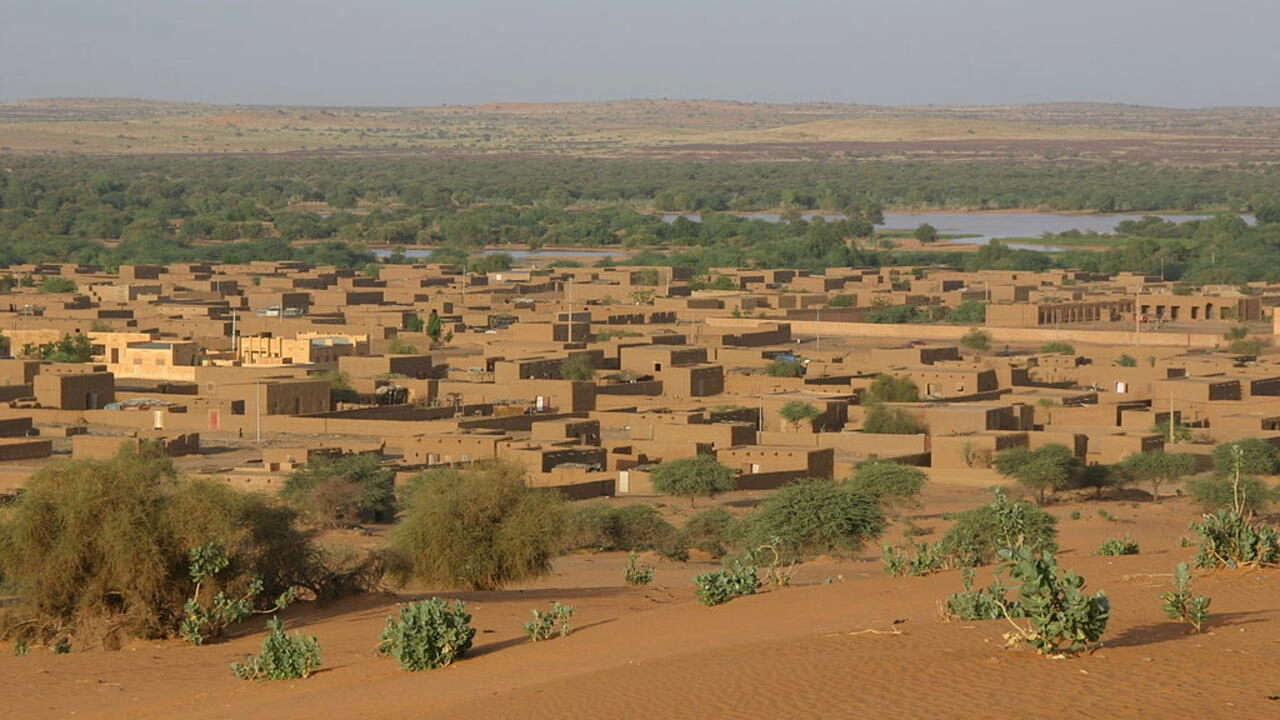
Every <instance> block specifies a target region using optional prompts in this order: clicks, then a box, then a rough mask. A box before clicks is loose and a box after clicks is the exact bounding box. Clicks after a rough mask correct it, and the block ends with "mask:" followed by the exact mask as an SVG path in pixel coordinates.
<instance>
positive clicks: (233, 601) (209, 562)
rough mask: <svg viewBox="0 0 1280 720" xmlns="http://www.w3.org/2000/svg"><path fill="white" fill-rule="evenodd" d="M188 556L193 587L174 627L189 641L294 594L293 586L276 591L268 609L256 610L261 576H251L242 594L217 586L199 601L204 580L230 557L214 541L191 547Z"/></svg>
mask: <svg viewBox="0 0 1280 720" xmlns="http://www.w3.org/2000/svg"><path fill="white" fill-rule="evenodd" d="M190 557H191V564H190V568H189V573H190V576H191V581H192V582H193V583H195V588H194V589H193V590H192V592H191V597H189V598H187V602H186V604H185V605H183V618H182V624H181V625H179V627H178V634H180V635H181V636H182V639H184V640H186V641H187V642H189V643H191V644H192V645H202V644H204V641H205V640H207V639H209V638H215V637H220V636H221V635H222V634H223V633H224V632H225V631H226V629H227V628H228V627H229V626H231V625H234V624H235V623H238V622H240V621H241V620H244V619H245V618H247V617H249V616H250V615H253V614H255V613H256V612H261V613H263V614H266V613H274V612H279V611H280V610H283V609H285V608H286V607H288V606H289V605H290V604H291V603H292V602H293V600H294V598H295V597H296V594H297V592H296V590H295V589H294V588H289V589H288V590H285V591H284V592H282V593H280V595H279V597H277V598H276V600H275V604H274V605H273V606H272V607H271V608H270V609H268V610H262V611H257V610H255V609H254V602H255V601H256V600H257V599H258V597H259V595H261V594H262V579H261V578H257V577H255V578H253V579H251V580H250V581H249V584H248V587H246V588H245V591H244V593H243V594H240V595H236V596H232V595H228V594H227V593H226V592H225V591H223V590H219V591H218V592H217V593H215V594H214V595H213V597H212V598H211V599H210V600H209V601H208V603H202V602H201V600H200V598H201V594H202V593H201V591H202V590H203V588H204V584H205V582H206V581H209V580H211V579H212V578H213V577H214V576H215V575H217V574H218V573H220V572H222V571H223V570H225V569H226V568H227V566H228V565H230V564H231V559H230V558H228V557H227V551H226V549H225V548H223V547H222V545H220V544H218V543H216V542H214V543H206V544H204V545H198V546H196V547H194V548H191V554H190Z"/></svg>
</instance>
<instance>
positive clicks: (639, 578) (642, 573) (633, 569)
mask: <svg viewBox="0 0 1280 720" xmlns="http://www.w3.org/2000/svg"><path fill="white" fill-rule="evenodd" d="M622 579H623V580H625V581H626V583H627V584H628V585H633V586H635V587H644V586H646V585H648V584H649V583H651V582H653V568H651V567H649V566H648V565H641V564H640V555H639V554H637V553H634V552H632V553H628V554H627V565H626V567H624V568H623V569H622Z"/></svg>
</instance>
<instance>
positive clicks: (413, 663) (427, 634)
mask: <svg viewBox="0 0 1280 720" xmlns="http://www.w3.org/2000/svg"><path fill="white" fill-rule="evenodd" d="M475 636H476V631H475V628H473V627H471V615H470V614H469V613H467V607H466V603H464V602H462V601H461V600H456V601H454V603H453V606H452V607H450V606H449V603H447V602H446V601H444V600H441V599H440V598H438V597H433V598H431V599H430V600H420V601H418V602H414V603H409V604H408V605H405V606H404V607H402V608H400V616H399V617H389V618H387V624H386V626H385V627H384V628H383V630H382V636H381V637H380V638H379V641H378V654H380V655H390V656H391V657H394V658H395V659H396V660H397V661H398V662H399V663H400V667H401V668H403V669H405V670H408V671H409V672H417V671H419V670H434V669H436V668H441V667H444V666H446V665H449V664H450V663H452V662H453V661H454V660H457V659H459V658H461V657H462V656H463V655H465V654H466V653H467V651H468V650H470V649H471V641H472V640H474V639H475Z"/></svg>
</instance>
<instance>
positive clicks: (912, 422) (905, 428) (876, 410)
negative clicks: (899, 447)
mask: <svg viewBox="0 0 1280 720" xmlns="http://www.w3.org/2000/svg"><path fill="white" fill-rule="evenodd" d="M862 431H863V432H867V433H874V434H881V435H918V434H920V433H922V432H924V427H923V426H921V425H920V423H919V422H917V421H916V419H915V416H914V415H912V414H911V413H909V412H907V411H906V410H903V409H902V408H889V407H885V406H883V405H874V406H872V407H871V408H869V409H868V410H867V417H866V419H865V420H863V421H862Z"/></svg>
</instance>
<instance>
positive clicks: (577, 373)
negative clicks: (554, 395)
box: [560, 354, 596, 382]
mask: <svg viewBox="0 0 1280 720" xmlns="http://www.w3.org/2000/svg"><path fill="white" fill-rule="evenodd" d="M560 377H561V379H563V380H576V381H579V382H591V381H592V380H595V378H596V369H595V368H594V367H593V366H592V365H591V358H590V357H588V356H587V355H584V354H578V355H570V356H569V357H567V358H565V359H564V360H563V361H562V362H561V363H560Z"/></svg>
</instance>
